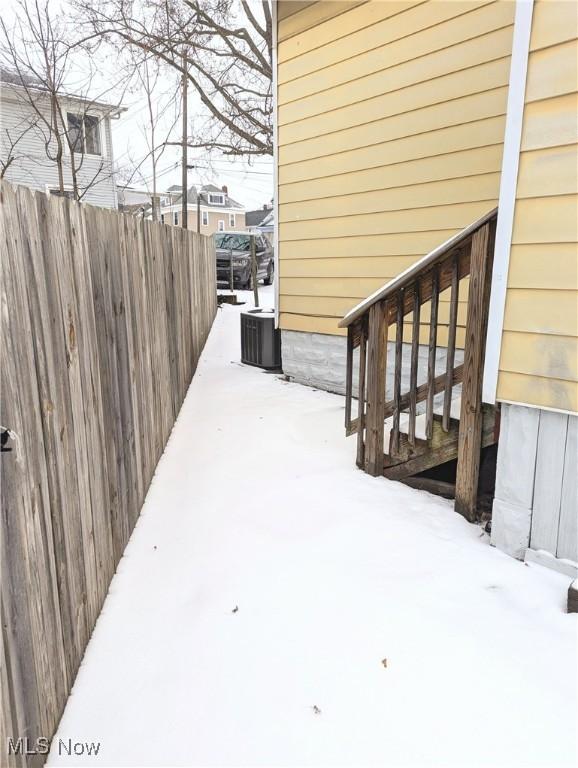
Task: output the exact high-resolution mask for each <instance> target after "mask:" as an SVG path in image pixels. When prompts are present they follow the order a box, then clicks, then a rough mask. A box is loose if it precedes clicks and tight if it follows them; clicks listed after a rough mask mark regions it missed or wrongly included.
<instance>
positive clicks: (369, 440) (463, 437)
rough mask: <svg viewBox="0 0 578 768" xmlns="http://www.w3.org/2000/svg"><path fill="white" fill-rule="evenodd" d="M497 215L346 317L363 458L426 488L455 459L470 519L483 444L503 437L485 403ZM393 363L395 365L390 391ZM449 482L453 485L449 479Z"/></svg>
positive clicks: (348, 418) (460, 504) (462, 505)
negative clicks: (435, 471)
mask: <svg viewBox="0 0 578 768" xmlns="http://www.w3.org/2000/svg"><path fill="white" fill-rule="evenodd" d="M496 218H497V211H496V210H493V211H491V212H490V213H488V214H486V215H485V216H483V217H482V218H481V219H479V220H478V221H476V222H474V223H473V224H471V225H470V226H468V227H466V228H465V229H464V230H462V231H461V232H460V233H458V234H457V235H455V236H454V237H452V238H450V239H449V240H448V241H446V242H445V243H443V244H442V245H440V246H439V247H438V248H436V249H434V250H433V251H431V252H430V253H429V254H427V255H426V256H424V257H423V258H422V259H420V260H419V261H418V262H417V263H416V264H414V265H412V266H411V267H410V268H409V269H407V270H406V271H405V272H402V273H401V274H400V275H398V277H396V278H395V279H394V280H391V281H390V282H389V283H387V284H386V285H385V286H383V287H382V288H380V289H379V290H378V291H376V292H375V293H374V294H372V295H371V296H369V297H368V298H367V299H365V300H364V301H362V302H361V303H360V304H358V305H357V306H356V307H354V308H353V309H352V310H351V311H350V312H348V314H347V315H346V316H345V317H344V318H343V320H342V321H341V322H340V326H341V327H346V328H347V331H348V335H347V383H346V406H345V428H346V434H348V435H351V434H356V435H357V464H358V466H359V467H360V468H361V469H363V470H365V471H366V472H368V473H369V474H371V475H375V476H377V475H384V476H385V477H387V478H389V479H392V480H402V481H404V482H407V483H408V484H410V485H415V486H416V487H427V486H426V485H424V484H422V483H420V482H419V481H418V480H417V479H416V475H419V474H420V473H422V472H424V471H426V470H431V469H432V468H434V467H437V466H439V465H442V464H446V463H447V462H450V461H452V460H455V461H456V463H457V465H456V479H455V485H454V486H453V487H452V489H451V492H450V493H446V494H444V495H451V496H454V497H455V506H456V509H457V510H458V511H459V512H460V513H461V514H463V515H464V516H465V517H466V518H467V519H468V520H471V521H473V520H475V519H477V517H478V478H479V466H480V455H481V451H482V449H483V448H484V447H486V446H489V445H492V444H494V443H496V442H497V437H498V428H499V414H498V412H497V410H496V407H494V406H490V405H485V404H483V403H482V376H483V369H484V354H485V338H486V329H487V316H488V307H489V297H490V283H491V272H492V259H493V251H494V239H495V230H496ZM460 291H461V293H462V295H466V296H467V300H466V301H465V302H464V301H462V302H461V305H462V307H461V309H462V312H463V310H464V304H465V305H466V306H465V316H466V319H465V329H464V328H463V327H462V329H461V330H460V326H459V322H458V318H459V311H460ZM466 291H467V293H466ZM444 292H448V294H449V302H447V304H448V306H447V312H446V314H447V317H445V316H444V317H443V318H442V317H441V316H440V294H442V293H444ZM424 305H426V309H427V310H429V311H428V317H427V320H426V322H425V323H424V322H422V321H421V318H422V316H423V317H426V313H425V311H424ZM408 316H410V318H409V322H408V319H407V318H408ZM408 327H409V328H411V338H410V340H409V341H408V343H409V344H410V345H411V351H410V357H409V388H408V389H407V391H404V392H402V381H403V380H404V379H405V378H406V374H407V373H408V371H407V370H406V369H407V367H408V362H407V361H406V364H405V367H404V361H403V358H404V355H403V349H404V343H405V342H404V333H407V330H406V329H407V328H408ZM458 332H461V333H462V334H463V339H462V344H461V345H460V346H463V353H462V352H461V350H460V348H459V346H458V344H457V341H458ZM420 336H421V339H420ZM440 337H441V339H440ZM388 340H389V343H388ZM420 341H421V347H422V349H423V348H424V346H425V347H427V361H425V363H426V364H424V361H423V360H422V366H421V367H422V369H427V370H421V371H420V370H419V369H420ZM442 342H443V343H442ZM388 347H389V354H388ZM356 350H358V355H357V362H356V365H357V369H358V377H357V386H356V390H357V392H356V393H355V389H354V362H355V351H356ZM440 353H441V359H440ZM388 357H389V358H390V359H389V360H388ZM388 364H390V365H391V366H392V369H393V376H391V375H390V377H389V381H390V387H389V389H390V390H391V389H392V397H391V399H388V386H387V381H388V377H387V370H388ZM440 367H441V368H442V370H441V372H440V373H438V371H439V370H440ZM420 374H421V383H420ZM354 394H357V398H355V397H354ZM354 399H357V414H356V416H355V417H353V413H352V405H353V401H354ZM441 486H443V487H445V488H446V490H447V486H448V483H441Z"/></svg>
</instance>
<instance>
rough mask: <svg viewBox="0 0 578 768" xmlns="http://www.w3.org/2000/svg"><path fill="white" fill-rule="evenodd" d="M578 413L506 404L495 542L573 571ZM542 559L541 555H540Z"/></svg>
mask: <svg viewBox="0 0 578 768" xmlns="http://www.w3.org/2000/svg"><path fill="white" fill-rule="evenodd" d="M577 437H578V416H572V415H567V414H563V413H555V412H553V411H546V410H542V409H539V408H527V407H525V406H521V405H510V404H508V403H504V404H502V418H501V427H500V440H499V444H498V463H497V471H496V494H495V498H494V506H493V514H492V544H494V545H495V546H496V547H498V548H499V549H501V550H503V551H504V552H507V553H508V554H510V555H512V556H513V557H516V558H519V559H524V558H525V559H527V560H529V559H531V560H533V561H534V562H536V561H537V558H536V556H535V553H536V552H539V553H542V554H541V555H540V558H541V561H543V562H544V564H549V565H551V566H552V567H554V568H557V569H558V570H562V571H563V572H568V573H570V574H571V573H572V572H574V571H575V570H576V567H575V565H573V564H575V563H576V562H577V561H578V500H577V484H576V467H577V465H578V457H577V442H578V440H577ZM540 558H539V559H540Z"/></svg>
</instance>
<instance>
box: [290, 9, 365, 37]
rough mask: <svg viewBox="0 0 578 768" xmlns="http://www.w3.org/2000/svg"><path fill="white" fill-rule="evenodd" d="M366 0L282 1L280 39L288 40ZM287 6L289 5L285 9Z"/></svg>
mask: <svg viewBox="0 0 578 768" xmlns="http://www.w3.org/2000/svg"><path fill="white" fill-rule="evenodd" d="M364 2H365V0H349V1H348V0H323V2H307V0H305V2H301V0H299V2H292V1H291V0H289V2H288V3H285V2H280V3H279V4H278V5H279V9H280V12H279V14H278V17H279V21H280V24H279V33H278V40H279V41H283V40H287V39H289V38H290V37H293V36H294V35H298V34H299V33H301V32H305V31H306V30H308V29H311V27H315V26H317V25H318V24H319V23H320V22H322V21H325V20H326V19H330V18H333V17H334V16H337V15H339V14H340V13H344V12H345V11H348V10H350V9H352V8H355V6H357V5H361V4H362V3H364ZM285 6H287V8H286V11H285Z"/></svg>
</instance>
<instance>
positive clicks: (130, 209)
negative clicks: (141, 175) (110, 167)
mask: <svg viewBox="0 0 578 768" xmlns="http://www.w3.org/2000/svg"><path fill="white" fill-rule="evenodd" d="M116 194H117V198H118V208H119V210H120V211H124V212H125V213H131V214H133V215H142V216H145V217H149V216H150V215H151V211H152V197H153V196H152V195H151V193H150V192H148V191H147V190H146V189H137V188H136V187H130V186H124V185H122V184H117V186H116ZM157 199H158V202H159V207H160V195H157Z"/></svg>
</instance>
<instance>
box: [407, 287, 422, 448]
mask: <svg viewBox="0 0 578 768" xmlns="http://www.w3.org/2000/svg"><path fill="white" fill-rule="evenodd" d="M419 315H420V296H419V281H417V280H416V282H415V283H414V286H413V321H412V327H411V368H410V377H409V428H408V432H407V439H408V442H409V444H410V445H415V416H416V406H417V368H418V362H419Z"/></svg>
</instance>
